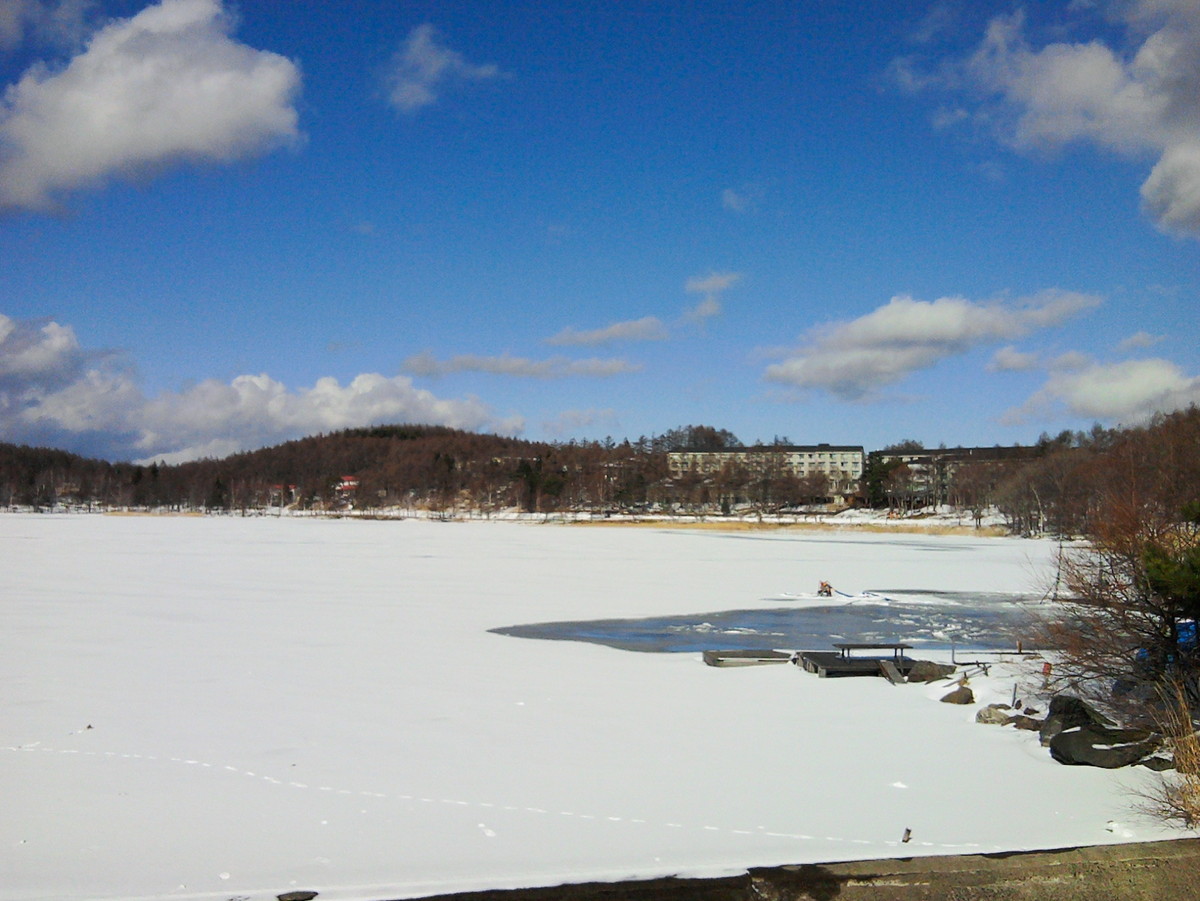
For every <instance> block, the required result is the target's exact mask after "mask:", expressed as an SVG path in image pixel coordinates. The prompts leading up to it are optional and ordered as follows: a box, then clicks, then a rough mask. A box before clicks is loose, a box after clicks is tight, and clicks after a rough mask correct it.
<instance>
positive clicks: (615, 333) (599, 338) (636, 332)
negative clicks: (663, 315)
mask: <svg viewBox="0 0 1200 901" xmlns="http://www.w3.org/2000/svg"><path fill="white" fill-rule="evenodd" d="M666 337H667V329H666V327H665V326H664V325H663V323H662V320H661V319H659V318H658V317H657V316H643V317H642V318H641V319H631V320H628V321H625V322H614V323H613V324H612V325H606V326H604V327H603V328H598V329H590V330H587V331H580V330H578V329H574V328H571V327H570V326H568V327H567V328H565V329H563V330H562V331H561V332H559V333H558V334H557V335H554V336H553V337H550V338H547V339H546V343H547V344H550V345H554V346H558V347H563V346H572V345H575V346H577V345H596V344H611V343H613V342H615V341H662V340H664V339H665V338H666Z"/></svg>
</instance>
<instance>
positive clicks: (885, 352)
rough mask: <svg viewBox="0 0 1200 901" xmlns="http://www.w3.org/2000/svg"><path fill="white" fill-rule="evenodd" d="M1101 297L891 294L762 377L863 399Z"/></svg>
mask: <svg viewBox="0 0 1200 901" xmlns="http://www.w3.org/2000/svg"><path fill="white" fill-rule="evenodd" d="M1099 303H1100V300H1099V298H1097V297H1095V296H1093V295H1088V294H1079V293H1076V292H1070V291H1057V290H1052V291H1043V292H1041V293H1040V294H1037V295H1034V296H1032V297H1029V298H1025V299H1023V300H1020V301H1017V302H1011V303H1004V302H977V301H971V300H967V299H965V298H962V297H943V298H939V299H938V300H934V301H923V300H915V299H913V298H912V297H907V296H899V297H893V298H892V299H891V301H889V302H888V303H887V304H886V305H884V306H882V307H879V308H878V309H876V310H874V311H873V312H871V313H868V314H867V315H865V316H862V317H860V318H858V319H855V320H852V321H850V322H841V323H835V324H832V325H828V326H825V327H822V328H818V329H814V330H813V331H812V332H810V333H809V335H808V336H807V340H806V342H805V343H804V345H803V346H802V347H800V348H799V349H798V350H796V351H794V352H793V353H792V354H791V355H790V356H789V357H788V358H787V359H785V360H783V361H782V362H779V363H774V364H772V365H770V366H768V367H767V369H766V372H765V373H764V377H765V378H766V379H767V380H768V381H772V382H777V383H780V384H784V385H790V386H794V387H797V388H807V389H819V390H823V391H827V392H829V393H830V394H832V395H834V396H835V397H838V398H840V399H842V400H850V401H857V400H867V399H872V398H873V397H875V396H876V394H877V393H878V391H879V390H880V389H881V388H883V387H886V386H888V385H891V384H894V383H896V382H898V381H900V380H901V379H903V378H905V377H906V376H908V375H909V374H910V373H913V372H916V371H918V370H921V369H928V368H930V367H932V366H934V365H935V364H936V363H938V362H940V361H941V360H944V359H946V358H948V357H951V356H956V355H960V354H964V353H966V352H967V351H969V350H971V349H973V348H974V347H977V346H980V345H986V344H990V343H994V342H999V341H1006V340H1012V339H1014V338H1019V337H1021V336H1023V335H1027V334H1029V333H1030V332H1032V331H1034V330H1037V329H1042V328H1048V327H1050V326H1054V325H1059V324H1061V323H1062V322H1065V321H1066V320H1068V319H1070V318H1071V317H1073V316H1077V315H1079V314H1080V313H1083V312H1085V311H1086V310H1089V309H1092V308H1093V307H1095V306H1096V305H1097V304H1099Z"/></svg>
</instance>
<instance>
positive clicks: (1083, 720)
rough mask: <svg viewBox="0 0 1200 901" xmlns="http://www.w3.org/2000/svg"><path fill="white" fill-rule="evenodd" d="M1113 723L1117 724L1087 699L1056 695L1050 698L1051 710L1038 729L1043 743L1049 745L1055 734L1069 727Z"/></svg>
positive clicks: (1107, 725) (1110, 724) (1111, 724)
mask: <svg viewBox="0 0 1200 901" xmlns="http://www.w3.org/2000/svg"><path fill="white" fill-rule="evenodd" d="M1113 725H1115V724H1114V723H1113V721H1112V720H1110V719H1109V718H1108V717H1106V716H1104V714H1102V713H1100V712H1099V711H1098V710H1096V709H1095V708H1094V707H1092V706H1091V705H1090V704H1088V703H1087V702H1086V701H1084V700H1081V699H1080V698H1076V697H1073V696H1072V695H1055V696H1054V697H1053V698H1051V699H1050V710H1049V712H1048V713H1047V714H1046V719H1045V721H1044V722H1043V723H1042V727H1041V729H1040V730H1038V731H1039V732H1040V733H1041V738H1042V744H1043V745H1048V744H1050V742H1051V741H1052V740H1053V739H1054V736H1056V735H1058V734H1059V733H1060V732H1064V731H1066V730H1067V729H1075V728H1077V727H1080V726H1101V727H1109V726H1113Z"/></svg>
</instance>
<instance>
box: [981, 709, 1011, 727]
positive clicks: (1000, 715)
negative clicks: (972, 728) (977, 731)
mask: <svg viewBox="0 0 1200 901" xmlns="http://www.w3.org/2000/svg"><path fill="white" fill-rule="evenodd" d="M1011 710H1012V708H1011V707H1009V706H1008V705H1007V704H988V705H987V706H986V707H981V708H979V712H978V713H976V714H975V722H977V723H983V724H984V725H985V726H1003V725H1004V724H1005V723H1007V722H1008V721H1009V720H1010V719H1012V714H1011V713H1010V712H1009V711H1011Z"/></svg>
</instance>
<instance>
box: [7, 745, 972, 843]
mask: <svg viewBox="0 0 1200 901" xmlns="http://www.w3.org/2000/svg"><path fill="white" fill-rule="evenodd" d="M0 751H10V752H15V753H38V752H41V753H46V754H61V755H78V756H81V757H107V758H110V759H119V760H140V761H149V762H154V761H162V762H166V763H175V764H180V765H182V766H193V767H197V768H199V769H207V770H215V771H218V772H226V773H229V774H230V775H237V776H246V777H249V778H253V779H258V780H260V781H262V782H265V783H266V784H268V785H277V786H282V787H284V788H294V789H297V790H301V791H309V790H313V789H312V786H310V785H309V784H308V783H306V782H296V781H288V782H284V781H283V780H282V779H277V778H275V777H273V776H268V775H263V774H260V773H257V772H254V771H252V770H245V769H242V768H241V767H236V766H232V765H229V764H224V765H218V764H213V763H208V762H206V761H202V760H195V759H192V758H186V757H167V758H160V757H157V756H155V755H152V754H130V753H123V752H118V751H80V750H78V749H75V748H48V747H45V746H43V745H42V744H41V742H34V743H32V744H28V745H21V746H18V747H0ZM315 790H316V791H318V792H324V793H326V794H337V795H355V796H358V797H362V798H371V799H374V800H379V801H389V800H390V801H396V802H400V803H406V804H414V803H416V804H443V805H446V806H451V807H468V808H478V809H480V810H485V809H487V810H505V811H509V812H514V813H526V814H531V815H535V816H558V817H563V818H569V819H577V820H593V821H600V822H608V823H611V824H613V825H617V824H623V825H624V824H628V825H630V826H649V827H651V828H665V829H682V830H686V831H694V832H706V833H725V834H728V835H736V836H752V835H754V836H762V837H764V838H773V839H792V840H794V841H799V842H815V841H823V842H829V843H830V844H851V845H862V846H868V845H878V846H880V847H899V846H900V842H899V841H898V840H897V841H872V840H869V839H861V838H857V839H855V838H846V837H841V836H832V835H827V836H824V837H822V838H817V837H816V836H813V835H807V834H804V833H798V832H775V831H768V830H767V829H766V828H765V827H763V826H759V827H758V828H757V829H753V830H751V829H735V828H731V827H726V826H714V825H711V824H703V825H688V824H685V823H675V822H664V823H660V824H658V825H657V827H655V824H653V823H650V822H649V821H647V820H645V819H640V818H637V817H620V816H606V815H600V814H589V813H578V812H575V811H567V810H563V811H559V812H558V813H556V814H552V813H551V811H549V810H546V809H545V808H542V807H523V806H520V805H509V804H505V805H500V804H496V803H493V802H489V801H467V800H462V799H460V798H427V797H420V796H417V795H409V794H400V793H395V794H391V795H389V794H386V793H382V792H373V791H356V790H353V789H349V788H337V787H335V786H332V785H320V786H317V787H316V789H315ZM478 828H479V829H480V831H481V832H482V833H483V835H484V836H486V837H487V838H495V837H496V832H495V831H494V830H492V829H491V828H489V827H488V826H486V825H485V824H483V823H479V824H478ZM908 847H910V848H911V847H925V848H938V849H940V850H950V851H963V850H971V849H979V848H980V847H981V846H980V845H979V844H978V843H975V842H961V843H955V844H945V843H936V842H910V843H909V845H908Z"/></svg>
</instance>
